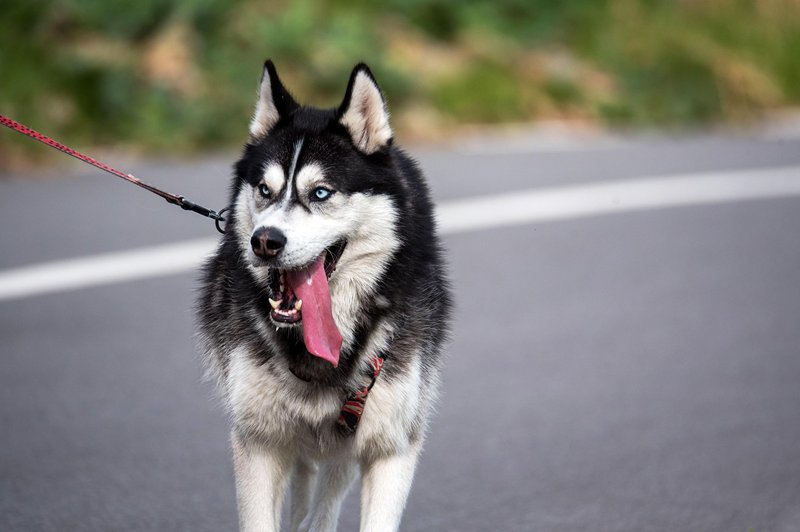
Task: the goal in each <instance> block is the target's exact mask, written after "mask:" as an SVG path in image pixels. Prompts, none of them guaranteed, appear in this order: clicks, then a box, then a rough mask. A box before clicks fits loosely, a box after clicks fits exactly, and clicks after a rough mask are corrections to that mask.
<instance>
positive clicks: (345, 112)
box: [337, 63, 392, 155]
mask: <svg viewBox="0 0 800 532" xmlns="http://www.w3.org/2000/svg"><path fill="white" fill-rule="evenodd" d="M337 114H338V117H339V123H341V124H342V125H343V126H344V127H345V128H346V129H347V131H348V132H349V133H350V138H351V139H352V140H353V144H354V145H355V146H356V148H358V149H359V150H361V151H362V152H364V153H366V154H367V155H369V154H371V153H375V152H376V151H378V150H380V149H381V148H383V147H384V146H387V145H388V144H389V143H390V142H391V140H392V128H391V127H390V126H389V112H388V111H387V110H386V104H385V103H384V101H383V95H382V94H381V90H380V89H379V88H378V84H377V83H376V81H375V78H374V77H373V76H372V72H370V70H369V67H367V65H365V64H364V63H360V64H358V65H356V67H355V68H354V69H353V73H352V74H350V82H349V83H348V84H347V92H345V95H344V101H342V105H341V106H340V107H339V110H338V112H337Z"/></svg>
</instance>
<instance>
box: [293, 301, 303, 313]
mask: <svg viewBox="0 0 800 532" xmlns="http://www.w3.org/2000/svg"><path fill="white" fill-rule="evenodd" d="M302 306H303V300H302V299H298V300H297V301H295V302H294V309H295V310H296V311H298V312H299V311H300V309H301V308H302Z"/></svg>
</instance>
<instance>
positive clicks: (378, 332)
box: [198, 61, 450, 532]
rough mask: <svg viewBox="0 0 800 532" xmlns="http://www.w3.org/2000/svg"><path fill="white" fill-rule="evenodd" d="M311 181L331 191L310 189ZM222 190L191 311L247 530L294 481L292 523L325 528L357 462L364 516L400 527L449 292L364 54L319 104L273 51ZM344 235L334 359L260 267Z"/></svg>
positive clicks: (265, 525) (432, 396)
mask: <svg viewBox="0 0 800 532" xmlns="http://www.w3.org/2000/svg"><path fill="white" fill-rule="evenodd" d="M264 185H265V186H266V187H267V188H266V189H265V188H264ZM320 187H324V188H325V189H326V190H329V191H330V192H331V195H330V197H329V198H327V199H326V200H325V201H314V199H313V198H312V195H313V194H314V193H315V191H316V190H317V189H318V188H320ZM267 189H268V190H267ZM262 192H267V196H266V197H265V195H264V194H262ZM230 204H231V206H232V210H231V212H230V221H229V222H228V224H227V232H226V234H225V236H224V237H223V239H222V242H221V243H220V246H219V249H218V251H217V253H216V255H215V256H214V257H213V258H212V259H211V260H210V261H209V263H208V264H207V266H206V269H205V276H204V287H203V291H202V296H201V298H200V300H199V302H198V313H199V320H200V337H201V339H202V342H203V346H204V349H205V352H206V353H207V358H208V362H209V367H210V369H211V372H212V374H213V375H215V376H216V378H217V380H218V382H219V384H220V387H221V390H222V393H223V397H224V400H225V403H226V405H227V407H228V409H229V411H230V415H231V418H232V425H233V427H232V435H231V440H232V446H233V455H234V469H235V474H236V485H237V498H238V506H239V519H240V527H241V529H242V530H245V531H274V530H278V529H279V528H280V516H281V508H282V502H283V500H284V494H285V492H286V491H287V489H288V490H289V491H290V500H291V503H292V507H291V510H290V512H289V515H290V523H289V528H290V529H291V530H303V531H329V530H330V531H332V530H335V529H336V523H337V520H338V515H339V508H340V505H341V503H342V500H343V498H344V496H345V493H346V491H347V489H348V487H349V486H350V484H351V483H352V481H353V480H354V479H355V478H356V476H357V475H358V473H359V472H360V474H361V530H362V531H364V532H366V531H369V532H386V531H391V530H396V529H397V528H398V526H399V523H400V518H401V515H402V512H403V508H404V506H405V502H406V498H407V495H408V492H409V489H410V487H411V482H412V478H413V475H414V469H415V465H416V463H417V457H418V455H419V452H420V448H421V445H422V442H423V439H424V435H425V431H426V426H427V422H428V418H429V416H430V414H431V411H432V408H433V405H434V403H435V401H436V397H437V389H438V381H439V372H440V366H441V348H442V344H443V342H444V340H445V337H446V336H447V324H448V321H449V317H450V296H449V292H448V283H447V279H446V276H445V273H444V269H443V263H442V258H441V250H440V244H439V240H438V238H437V234H436V228H435V224H434V217H433V206H432V204H431V200H430V198H429V193H428V188H427V186H426V184H425V182H424V179H423V176H422V175H421V173H420V171H419V169H418V168H417V166H416V164H415V163H414V162H413V161H412V160H411V159H410V158H409V157H408V156H407V155H406V154H405V153H403V152H402V151H401V150H400V149H399V148H397V147H396V146H394V144H393V141H392V130H391V128H390V125H389V116H388V113H387V110H386V107H385V103H384V99H383V96H382V94H381V91H380V89H379V88H378V86H377V84H376V82H375V79H374V77H373V76H372V73H371V72H370V70H369V69H368V68H367V66H366V65H363V64H360V65H358V66H356V67H355V69H354V70H353V72H352V74H351V76H350V81H349V83H348V85H347V90H346V92H345V96H344V100H343V102H342V104H341V105H340V106H339V107H338V108H336V109H331V110H323V109H317V108H314V107H304V106H300V105H298V104H297V103H296V102H295V101H294V99H293V98H292V96H291V95H290V94H289V93H288V92H287V91H286V89H285V88H284V86H283V85H282V83H281V81H280V79H279V78H278V75H277V72H276V70H275V67H274V65H273V64H272V62H270V61H267V63H266V64H265V68H264V73H263V76H262V81H261V85H260V89H259V94H258V102H257V104H256V110H255V114H254V116H253V119H252V123H251V125H250V139H249V142H248V143H247V145H246V146H245V148H244V152H243V155H242V157H241V159H240V160H239V161H238V163H236V165H235V176H234V179H233V183H232V186H231V196H230ZM265 228H271V229H270V230H272V228H274V229H277V230H279V231H281V232H282V233H283V234H284V235H285V238H286V242H285V245H284V247H283V249H282V250H281V251H280V253H279V254H278V255H276V256H275V257H274V258H268V259H267V260H265V259H263V258H262V257H259V256H257V254H256V253H254V248H253V247H252V245H251V244H252V242H251V239H252V237H253V235H254V233H255V232H256V231H258V230H259V229H261V230H264V229H265ZM341 242H346V244H345V247H344V251H343V252H342V254H341V257H340V258H339V260H338V262H337V263H336V269H335V271H334V272H333V273H332V275H331V276H330V279H329V283H330V291H331V300H332V306H333V316H334V319H335V322H336V324H337V327H338V329H339V330H340V332H341V335H342V337H343V346H342V351H341V358H340V363H339V365H338V367H336V368H334V367H333V366H332V365H331V364H330V363H328V362H327V361H324V360H322V359H320V358H317V357H315V356H312V355H310V354H309V353H308V352H307V351H306V349H305V345H304V343H303V336H302V334H300V330H301V329H300V327H302V322H301V324H300V325H293V326H287V325H286V324H283V323H278V322H276V321H274V320H273V319H272V318H271V317H270V310H271V307H270V303H269V299H268V296H269V295H270V288H269V282H270V279H269V273H268V272H269V271H270V268H280V269H295V268H300V267H303V266H305V265H306V264H308V263H309V262H310V261H312V260H313V259H314V258H315V257H318V256H319V255H320V254H321V253H322V252H323V251H324V250H325V249H329V248H330V247H331V246H334V245H336V244H337V243H341ZM378 353H384V354H386V355H387V356H388V358H387V360H386V362H385V364H384V369H383V372H382V373H381V375H380V377H379V378H378V380H377V381H376V383H375V385H374V387H373V389H372V391H371V393H370V395H369V398H368V400H367V403H366V408H365V410H364V414H363V417H362V419H361V422H360V425H359V426H358V429H357V431H356V433H355V434H354V435H352V436H345V435H343V434H342V433H341V432H340V431H339V430H337V426H336V420H337V418H338V416H339V411H340V409H341V407H342V405H343V403H344V401H345V398H346V397H347V394H348V393H350V392H352V391H353V390H355V389H357V388H358V387H359V386H362V385H363V384H364V382H363V374H364V373H365V372H366V370H367V368H368V363H369V359H370V357H372V356H373V355H375V354H378ZM289 487H290V489H289Z"/></svg>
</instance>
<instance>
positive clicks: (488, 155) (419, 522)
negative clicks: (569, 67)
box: [0, 136, 800, 532]
mask: <svg viewBox="0 0 800 532" xmlns="http://www.w3.org/2000/svg"><path fill="white" fill-rule="evenodd" d="M0 140H1V139H0ZM493 150H494V151H493ZM493 150H488V151H486V150H483V151H474V150H473V151H463V150H455V149H452V150H445V151H420V150H417V151H416V153H417V155H418V156H419V158H420V160H421V162H422V164H423V166H424V168H426V170H427V172H428V174H429V176H430V181H431V184H432V186H433V189H434V193H435V196H436V199H437V200H439V201H446V200H453V199H457V198H468V197H477V196H482V195H487V194H495V193H498V192H513V191H517V190H523V189H530V188H536V187H553V186H561V185H570V184H577V183H600V182H604V181H609V180H620V179H622V180H625V179H631V180H633V179H639V178H644V177H647V176H654V175H673V174H687V173H698V172H710V171H715V172H720V171H722V172H725V171H729V170H735V169H742V168H759V169H764V168H767V169H769V168H781V167H787V166H796V165H800V141H798V140H791V139H788V140H764V139H760V138H752V137H746V136H739V137H730V136H729V137H724V136H723V137H713V136H712V137H692V138H671V139H670V138H651V139H648V140H620V141H618V142H611V143H607V142H598V143H596V144H594V143H592V142H588V143H586V144H581V143H579V144H576V145H570V146H568V149H561V148H559V149H553V150H548V149H544V150H540V149H535V146H533V147H531V146H530V145H529V144H527V143H526V142H525V139H521V140H518V141H517V142H515V143H514V149H512V150H505V149H502V146H496V147H495V148H493ZM52 157H54V158H55V160H58V157H59V156H58V155H53V156H52ZM229 167H230V161H228V160H226V159H225V158H224V157H212V158H208V159H203V160H198V161H193V162H189V163H180V162H174V161H161V162H153V163H150V164H141V165H138V166H136V167H133V168H131V170H133V172H134V173H135V174H137V175H139V176H140V177H142V178H147V179H148V180H150V181H154V182H158V183H160V184H163V185H165V186H166V187H167V188H168V189H170V190H173V191H177V192H181V193H186V194H187V195H189V196H190V197H192V199H195V200H196V201H199V202H201V203H208V204H210V205H212V206H216V205H219V206H221V205H222V204H223V203H224V198H225V190H226V186H227V176H228V174H229ZM76 168H77V167H75V166H70V169H71V170H70V175H69V176H68V177H63V178H60V179H42V180H35V181H30V180H20V179H16V178H14V176H6V177H7V179H5V180H0V223H1V224H2V228H1V229H0V249H2V253H0V276H1V275H2V270H4V269H9V268H15V267H19V266H23V265H27V264H35V263H39V262H43V261H51V260H56V259H63V258H68V257H79V256H84V255H90V254H96V253H100V252H110V251H118V250H126V249H131V248H138V247H142V246H150V245H154V244H163V243H170V242H177V241H181V240H184V239H189V238H196V237H203V236H209V235H211V234H212V231H213V230H212V227H211V225H210V224H209V223H207V222H204V221H203V220H202V219H201V218H199V217H198V218H194V217H192V216H190V215H187V214H183V213H181V212H180V211H179V210H177V209H174V208H167V207H165V206H162V204H161V203H159V201H157V200H156V199H154V198H151V197H150V196H149V195H147V194H146V193H144V192H140V191H138V190H136V189H133V188H130V186H129V185H127V184H124V183H119V182H116V181H115V180H113V179H112V178H106V177H105V176H103V175H100V174H97V173H94V172H91V171H85V170H83V169H77V171H76ZM798 179H800V175H798ZM799 235H800V197H797V196H795V197H787V198H778V199H770V200H755V201H738V202H731V203H721V204H715V205H704V206H693V207H680V208H668V209H653V210H644V211H641V212H627V213H619V214H614V215H609V216H594V217H587V218H580V219H573V220H564V221H558V222H552V223H537V224H528V225H521V226H512V227H503V228H495V229H490V230H478V231H470V232H468V233H460V234H452V235H449V236H447V238H446V239H445V241H446V246H447V249H448V253H449V260H450V264H451V266H452V278H453V281H454V286H455V289H456V294H457V314H456V318H457V319H456V323H455V329H454V341H453V343H452V345H451V347H450V349H449V361H448V364H447V371H446V373H445V381H444V393H443V397H442V401H441V407H440V409H439V412H438V414H437V416H436V418H435V421H434V423H433V424H432V430H431V433H430V436H429V439H428V443H427V447H426V450H425V453H424V455H423V458H422V462H421V464H420V467H419V470H418V473H417V477H416V481H415V484H414V488H413V490H412V495H411V498H410V501H409V504H408V508H407V510H406V514H405V518H404V521H403V529H404V530H407V531H430V530H440V531H446V532H447V531H459V532H469V531H498V530H503V531H505V530H509V531H512V530H513V531H564V532H581V531H587V532H589V531H591V532H602V531H615V532H627V531H630V532H647V531H664V532H674V531H679V530H680V531H684V530H685V531H689V530H691V531H719V532H735V531H741V532H745V531H747V530H749V529H752V530H753V531H755V532H761V531H771V532H792V531H794V532H796V531H798V530H800V236H799ZM196 277H197V275H196V272H188V273H185V274H180V275H170V276H165V277H157V278H150V279H145V280H138V281H131V282H124V283H117V284H112V285H108V286H97V287H92V288H86V289H82V290H76V291H71V292H64V293H52V294H48V295H41V296H36V297H28V298H21V299H15V300H9V301H0V353H1V355H0V530H37V531H38V530H43V531H51V530H52V531H63V530H71V531H84V530H85V531H90V530H91V531H123V530H124V531H150V530H153V531H156V530H158V531H165V530H192V531H203V530H208V531H221V530H234V529H235V527H236V510H235V499H234V486H233V476H232V466H231V461H230V457H229V451H228V440H227V438H228V436H227V428H226V422H225V417H224V414H223V412H222V410H221V409H220V408H219V406H218V404H217V402H216V400H215V398H214V394H213V390H212V389H211V387H210V386H209V385H207V384H204V383H202V382H201V378H200V377H201V371H200V367H199V363H198V360H197V357H196V355H195V351H194V349H193V341H192V333H193V317H192V312H191V307H192V304H193V298H194V290H195V288H196V286H197V283H196ZM357 521H358V501H357V496H356V495H355V491H354V492H353V493H351V496H350V497H349V498H348V499H347V501H346V507H345V510H344V512H343V515H342V520H341V523H340V530H356V529H357Z"/></svg>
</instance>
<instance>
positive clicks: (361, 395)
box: [336, 355, 386, 436]
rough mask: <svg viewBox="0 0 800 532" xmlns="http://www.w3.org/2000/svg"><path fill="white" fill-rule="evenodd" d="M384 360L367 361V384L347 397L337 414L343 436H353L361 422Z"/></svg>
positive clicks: (379, 356) (374, 358)
mask: <svg viewBox="0 0 800 532" xmlns="http://www.w3.org/2000/svg"><path fill="white" fill-rule="evenodd" d="M385 360H386V357H384V356H381V355H376V356H374V357H372V358H371V359H370V361H369V364H370V370H369V371H368V372H366V373H365V377H366V379H367V384H366V385H365V386H362V387H361V388H359V389H358V390H356V391H355V392H352V393H351V394H350V395H348V396H347V400H346V401H345V402H344V405H343V406H342V410H341V411H340V412H339V420H338V421H337V422H336V424H337V425H338V426H339V429H340V430H341V431H342V433H343V434H344V435H345V436H352V435H353V434H355V432H356V429H357V428H358V423H359V422H360V421H361V415H362V414H363V413H364V406H365V405H366V403H367V397H369V392H370V390H372V387H373V386H374V385H375V381H376V380H377V379H378V375H380V374H381V369H383V362H384V361H385Z"/></svg>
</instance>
